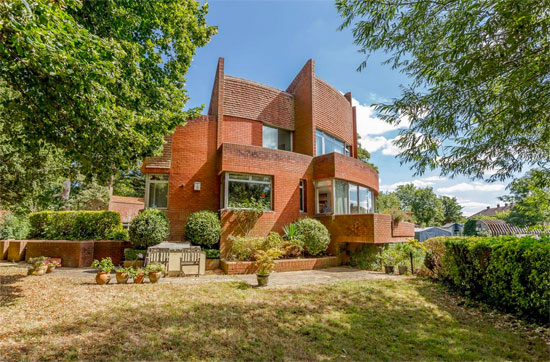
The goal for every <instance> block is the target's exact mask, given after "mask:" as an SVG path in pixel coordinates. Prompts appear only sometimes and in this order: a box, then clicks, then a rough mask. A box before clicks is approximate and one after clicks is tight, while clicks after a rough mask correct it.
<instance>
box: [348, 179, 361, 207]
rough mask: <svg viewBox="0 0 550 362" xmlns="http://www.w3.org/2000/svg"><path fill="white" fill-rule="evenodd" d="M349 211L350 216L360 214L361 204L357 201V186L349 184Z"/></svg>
mask: <svg viewBox="0 0 550 362" xmlns="http://www.w3.org/2000/svg"><path fill="white" fill-rule="evenodd" d="M349 209H350V210H349V211H350V214H358V213H359V202H358V200H357V185H354V184H349Z"/></svg>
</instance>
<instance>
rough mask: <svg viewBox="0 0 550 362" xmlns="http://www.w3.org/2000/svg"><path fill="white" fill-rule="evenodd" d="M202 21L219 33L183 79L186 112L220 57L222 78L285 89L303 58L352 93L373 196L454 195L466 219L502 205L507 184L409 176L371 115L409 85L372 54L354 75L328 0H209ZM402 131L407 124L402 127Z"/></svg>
mask: <svg viewBox="0 0 550 362" xmlns="http://www.w3.org/2000/svg"><path fill="white" fill-rule="evenodd" d="M208 3H209V7H210V8H209V14H208V16H207V22H208V23H209V24H210V25H216V26H218V34H217V35H215V36H214V37H213V38H212V40H211V41H210V43H209V44H208V45H206V46H205V47H203V48H199V49H197V54H196V56H195V57H194V60H193V63H192V65H191V67H190V70H189V72H188V74H187V83H186V89H187V91H188V95H189V97H190V101H189V103H188V107H197V106H201V105H205V109H204V110H203V114H205V113H206V112H207V110H208V109H207V108H208V103H209V102H210V95H211V92H212V84H213V82H214V73H215V69H216V64H217V61H218V58H219V57H224V58H225V74H228V75H233V76H236V77H241V78H246V79H250V80H253V81H256V82H260V83H263V84H266V85H269V86H272V87H276V88H279V89H283V90H284V89H286V88H287V86H288V85H289V84H290V82H291V81H292V79H294V77H295V75H296V74H297V73H298V71H299V70H300V69H301V68H302V66H303V65H304V64H305V63H306V61H307V60H308V59H310V58H313V59H314V61H315V73H316V75H317V76H319V77H320V78H321V79H323V80H325V81H327V82H328V83H329V84H331V85H332V86H333V87H335V88H336V89H338V90H339V91H341V92H343V93H346V92H351V93H352V95H353V99H354V100H353V104H354V105H356V106H357V128H358V132H359V133H360V135H361V138H362V139H361V143H362V146H363V147H364V148H366V149H367V150H368V151H370V152H371V162H373V163H374V164H376V165H377V166H378V169H379V172H380V191H392V190H394V189H395V188H396V187H397V186H398V185H402V184H407V183H411V182H412V183H414V184H415V185H416V186H419V187H426V186H429V187H432V188H433V189H434V191H435V192H436V193H437V194H439V195H448V196H453V197H456V198H457V199H458V201H459V203H460V204H461V205H462V206H463V210H462V211H463V213H464V215H466V216H468V215H471V214H473V213H475V212H477V211H480V210H482V209H484V208H485V207H487V206H492V207H494V206H496V205H497V203H500V204H503V202H502V201H499V200H498V197H499V196H502V195H504V194H506V190H505V187H506V183H500V182H497V183H486V182H483V181H471V180H469V179H468V178H466V177H455V178H453V179H451V178H449V177H442V176H440V174H439V172H437V170H436V171H432V172H428V173H426V174H424V175H422V176H418V177H413V174H414V170H411V169H410V166H411V165H408V164H403V165H401V164H400V161H399V159H398V158H397V157H396V155H397V154H398V153H399V149H398V148H397V147H395V146H394V145H393V144H392V140H393V139H395V137H397V136H398V133H399V129H396V127H394V126H390V125H388V124H386V123H385V122H383V121H381V120H380V119H378V118H376V115H375V112H374V111H373V108H372V107H371V105H372V104H373V103H376V102H386V101H389V100H391V99H392V98H396V97H398V96H399V95H400V87H401V86H404V85H407V84H408V82H409V80H408V79H407V77H406V76H404V75H403V74H401V73H400V72H399V71H398V70H393V69H391V67H390V66H388V65H383V64H382V62H383V61H384V59H385V57H384V54H378V53H377V54H373V55H371V57H370V58H369V62H368V63H367V67H366V68H365V69H364V70H363V71H361V72H358V71H357V67H358V66H359V64H360V63H361V62H362V61H363V60H364V55H363V54H360V53H359V52H358V51H357V49H358V48H357V46H355V45H354V44H353V36H352V33H351V30H350V29H345V30H343V31H338V26H339V25H340V24H341V18H340V17H339V15H338V13H337V11H336V8H335V6H334V1H332V0H327V1H325V0H292V1H290V0H286V1H285V0H283V1H281V0H278V1H277V0H270V1H268V0H210V1H209V2H208ZM401 126H402V127H406V125H401Z"/></svg>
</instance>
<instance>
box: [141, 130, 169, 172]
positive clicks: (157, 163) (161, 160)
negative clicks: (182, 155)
mask: <svg viewBox="0 0 550 362" xmlns="http://www.w3.org/2000/svg"><path fill="white" fill-rule="evenodd" d="M164 142H165V143H164V148H163V150H162V155H160V156H157V157H149V158H147V159H145V161H144V164H145V168H146V169H147V168H170V164H171V162H172V135H167V136H164Z"/></svg>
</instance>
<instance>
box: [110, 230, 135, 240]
mask: <svg viewBox="0 0 550 362" xmlns="http://www.w3.org/2000/svg"><path fill="white" fill-rule="evenodd" d="M107 239H109V240H122V241H128V240H130V235H129V234H128V230H122V231H113V232H112V233H110V234H109V235H107Z"/></svg>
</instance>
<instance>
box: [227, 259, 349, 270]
mask: <svg viewBox="0 0 550 362" xmlns="http://www.w3.org/2000/svg"><path fill="white" fill-rule="evenodd" d="M220 264H221V268H222V270H223V271H224V273H225V274H254V273H255V272H256V269H257V267H256V264H255V262H253V261H227V260H223V259H222V260H221V261H220ZM340 264H341V260H340V257H337V256H326V257H322V258H305V259H282V260H275V271H276V272H289V271H300V270H313V269H324V268H331V267H335V266H338V265H340Z"/></svg>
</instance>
